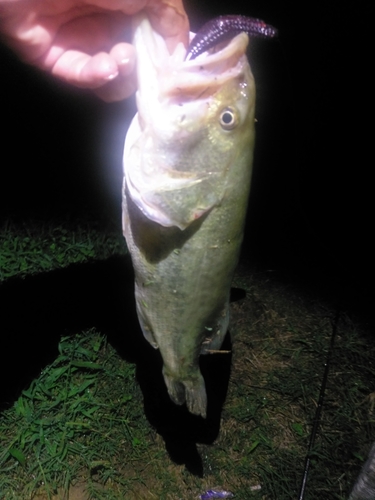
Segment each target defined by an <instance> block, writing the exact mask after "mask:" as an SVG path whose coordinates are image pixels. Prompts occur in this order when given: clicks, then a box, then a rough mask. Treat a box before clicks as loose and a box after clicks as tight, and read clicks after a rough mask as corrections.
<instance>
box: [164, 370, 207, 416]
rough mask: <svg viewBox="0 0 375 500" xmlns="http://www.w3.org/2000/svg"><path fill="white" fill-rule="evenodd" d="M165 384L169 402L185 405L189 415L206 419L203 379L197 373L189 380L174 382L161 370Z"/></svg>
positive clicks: (205, 395)
mask: <svg viewBox="0 0 375 500" xmlns="http://www.w3.org/2000/svg"><path fill="white" fill-rule="evenodd" d="M163 375H164V380H165V384H166V386H167V389H168V394H169V396H170V398H171V400H172V401H173V402H174V403H175V404H178V405H182V404H183V403H186V406H187V408H188V410H189V411H190V413H193V414H194V415H200V416H201V417H203V418H206V414H207V394H206V386H205V383H204V379H203V377H202V375H201V373H200V372H199V371H198V373H197V377H195V378H194V379H189V380H184V381H181V380H176V379H175V378H173V377H172V376H171V375H169V374H167V373H166V371H165V370H163Z"/></svg>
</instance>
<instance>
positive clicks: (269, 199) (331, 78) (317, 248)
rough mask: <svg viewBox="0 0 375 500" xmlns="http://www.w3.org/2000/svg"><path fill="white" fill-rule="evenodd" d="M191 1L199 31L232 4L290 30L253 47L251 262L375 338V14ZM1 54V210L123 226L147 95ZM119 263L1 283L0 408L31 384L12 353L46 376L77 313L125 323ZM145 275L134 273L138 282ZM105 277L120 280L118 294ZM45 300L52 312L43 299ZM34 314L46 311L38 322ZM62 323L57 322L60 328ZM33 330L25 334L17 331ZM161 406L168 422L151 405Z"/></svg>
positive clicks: (110, 326)
mask: <svg viewBox="0 0 375 500" xmlns="http://www.w3.org/2000/svg"><path fill="white" fill-rule="evenodd" d="M185 8H186V10H187V13H188V16H189V19H190V23H191V30H192V31H197V30H198V29H199V28H200V26H202V24H204V23H205V22H206V21H208V20H209V19H212V18H214V17H216V16H218V15H222V14H242V15H248V16H251V17H257V18H261V19H263V20H264V21H266V22H267V23H269V24H271V25H273V26H275V27H276V28H277V29H278V30H279V37H278V39H277V40H270V41H269V40H253V41H251V42H250V49H249V52H248V55H249V61H250V65H251V67H252V71H253V74H254V77H255V82H256V85H257V112H256V118H257V124H256V131H257V137H256V149H255V158H254V173H253V181H252V187H251V195H250V202H249V209H248V217H247V224H246V232H245V241H244V244H243V249H242V262H243V263H244V264H243V267H242V268H241V269H247V268H248V269H251V270H255V272H258V271H259V272H260V273H275V275H276V274H277V276H278V279H279V280H280V282H282V283H283V285H285V286H289V284H291V285H293V286H295V287H297V288H298V289H299V290H301V297H302V296H303V294H304V293H305V292H307V293H311V294H313V295H314V297H317V298H318V299H317V300H320V299H321V300H322V301H325V303H328V304H330V306H332V308H333V309H334V310H341V311H343V312H344V314H346V313H348V314H349V315H353V317H355V318H356V320H358V321H359V323H360V324H361V325H362V326H363V327H364V329H365V330H366V332H367V333H368V332H370V336H369V337H366V340H365V342H366V343H369V342H372V335H373V327H374V323H375V322H374V318H373V301H374V298H375V297H374V291H373V283H374V272H373V259H374V238H373V232H374V223H373V195H372V182H371V175H370V171H371V170H370V166H371V164H372V163H373V159H372V157H371V156H368V155H367V151H366V150H367V148H366V146H367V144H366V138H367V136H368V135H369V134H368V132H366V130H365V128H364V127H365V121H364V115H365V112H366V109H367V106H368V103H367V102H366V96H365V89H364V85H363V83H362V82H363V80H364V75H365V70H364V69H363V68H362V67H361V64H359V63H358V62H357V60H358V57H359V55H360V54H362V51H363V50H364V43H363V40H362V36H363V32H362V31H361V30H360V29H359V30H357V32H356V33H355V34H353V28H352V27H353V22H354V21H353V20H356V21H355V22H359V21H358V20H363V19H366V12H363V11H361V12H360V9H359V6H358V7H357V6H356V5H354V4H352V5H350V6H349V5H348V6H346V5H345V4H343V3H342V2H336V1H331V2H329V1H328V2H323V1H320V2H319V1H318V2H314V3H306V2H303V3H301V2H295V1H293V2H292V1H284V2H276V1H273V0H269V1H267V0H263V1H259V0H254V1H252V2H241V1H238V0H233V1H231V2H229V3H226V4H225V5H224V4H219V3H217V2H213V1H206V2H203V1H198V0H190V1H189V2H188V1H187V0H186V1H185ZM0 58H1V62H2V68H1V74H2V78H1V80H0V90H1V94H0V95H1V118H2V124H3V127H2V141H1V144H2V153H3V154H2V161H1V177H0V221H1V223H6V221H8V220H12V221H15V222H16V223H17V224H20V223H21V224H22V221H25V224H26V225H27V223H28V221H29V220H38V221H41V222H42V221H43V220H45V221H48V223H49V224H50V223H51V222H52V223H53V221H55V220H56V223H60V221H61V220H62V219H64V217H65V216H66V214H69V215H68V218H69V223H70V226H72V225H73V226H74V221H75V220H77V224H78V222H79V221H80V220H81V218H82V216H85V214H93V216H94V217H95V214H98V217H101V214H104V215H103V218H104V219H106V218H108V220H110V221H111V224H114V225H115V226H116V225H117V227H118V231H119V233H121V231H122V229H121V184H122V151H123V142H124V137H125V134H126V130H127V127H128V125H129V123H130V120H131V119H132V117H133V115H134V113H135V106H134V102H133V99H132V98H130V99H128V100H126V101H123V102H120V103H111V104H108V103H104V102H102V101H100V100H99V99H98V98H96V97H95V96H93V95H91V94H90V92H89V91H85V90H80V89H76V88H74V87H70V86H68V85H66V84H64V83H62V82H60V81H58V80H55V79H54V78H52V77H51V76H49V75H46V74H44V73H42V72H40V71H38V70H36V69H34V68H31V67H29V66H27V65H25V64H23V63H22V62H20V61H19V60H18V59H17V57H16V56H14V54H13V53H12V52H11V51H10V50H9V49H8V48H6V47H4V46H1V45H0ZM0 257H1V256H0ZM94 266H95V264H94ZM117 271H118V262H117V261H116V260H113V261H111V262H110V263H108V265H107V264H105V263H99V264H98V266H96V267H95V268H94V267H93V268H90V266H86V267H85V265H84V266H81V268H79V267H77V268H74V269H70V268H69V269H68V270H64V269H63V270H60V269H59V270H57V272H56V274H53V273H55V271H54V272H53V273H49V276H47V274H48V273H45V275H44V276H40V277H38V276H37V277H30V278H27V279H25V280H18V278H16V279H15V281H12V280H9V283H8V284H7V283H4V284H1V285H0V312H1V316H2V317H3V318H5V323H6V324H5V329H4V331H5V332H6V335H5V337H6V341H5V342H3V344H2V348H1V349H0V350H1V354H2V356H1V358H2V365H1V375H2V377H3V378H2V380H5V381H6V382H5V384H3V386H2V387H1V390H2V394H1V395H3V393H4V394H5V396H4V398H3V400H1V398H0V408H1V403H2V402H3V401H6V402H9V400H10V399H9V398H11V397H13V396H14V394H16V393H17V391H18V392H19V391H20V390H22V388H23V387H24V386H23V384H25V380H24V379H23V378H22V376H20V379H19V380H18V379H17V376H15V377H14V376H13V375H12V377H11V378H12V380H13V378H15V379H17V380H18V381H17V382H16V389H15V390H14V388H10V389H9V388H8V382H9V368H8V367H7V364H6V362H5V363H4V361H3V360H7V359H8V357H9V356H10V358H11V359H14V360H15V362H16V364H17V365H18V364H19V366H23V363H24V362H26V360H28V357H29V353H30V352H31V351H30V350H32V353H33V356H35V357H38V356H40V360H39V361H37V362H35V363H36V366H37V368H35V366H34V367H33V370H34V372H33V375H32V376H36V375H37V372H38V371H40V365H42V364H43V363H47V362H50V361H51V360H52V359H53V356H52V357H47V358H45V357H44V354H43V350H44V349H46V350H48V349H49V348H50V347H51V345H52V344H53V345H54V347H53V348H54V349H55V344H56V342H57V341H58V340H57V339H58V337H59V336H61V335H62V334H64V332H65V330H64V328H65V326H66V325H67V324H69V322H71V320H72V318H73V319H74V321H76V320H77V324H78V323H79V322H80V321H81V318H84V322H83V323H85V322H86V320H87V318H88V317H89V316H90V319H89V320H90V321H91V320H92V317H94V316H95V318H94V319H95V321H94V320H93V321H94V323H95V326H97V325H99V326H101V325H105V329H106V332H105V333H107V332H109V335H110V334H113V333H114V332H116V331H117V330H120V326H118V325H116V318H117V317H116V315H114V316H113V317H110V318H109V319H108V311H112V310H114V309H116V311H117V310H119V309H120V308H121V304H118V303H115V304H114V303H113V302H111V300H112V299H113V297H115V296H116V293H117V291H118V292H119V294H118V296H119V297H120V294H121V292H122V291H123V288H122V287H123V278H122V275H121V274H118V273H117ZM130 273H131V271H130ZM127 276H129V274H127ZM34 278H35V279H34ZM98 278H100V280H99V281H100V283H99V281H98ZM38 280H39V281H38ZM75 280H79V281H77V283H78V282H79V283H80V286H81V285H82V284H83V283H86V285H85V286H84V288H83V289H82V290H83V292H82V293H87V294H88V295H87V297H89V298H87V299H85V302H84V304H83V307H81V306H82V303H81V301H82V296H81V295H80V293H81V291H80V290H79V289H78V288H77V289H75V283H76V281H75ZM131 286H132V282H131V280H129V283H127V285H126V287H127V289H126V293H128V292H129V290H130V292H129V293H130V295H131V294H132V290H131ZM95 287H100V293H96V288H95ZM129 287H130V288H129ZM128 288H129V290H128ZM67 290H69V293H68V295H69V299H68V300H66V299H65V295H66V291H67ZM103 290H111V294H110V295H108V297H107V292H106V291H105V292H103ZM130 295H129V297H130ZM29 298H32V300H31V302H29ZM65 300H66V302H65ZM103 300H104V302H103ZM130 300H131V299H130V298H129V301H130ZM96 301H97V302H96ZM19 303H21V304H23V306H22V310H19V309H18V304H19ZM24 304H26V307H24ZM56 304H57V305H56ZM66 304H68V307H66ZM72 304H73V305H74V307H77V310H75V309H74V310H72ZM80 307H81V310H79V309H80ZM39 309H40V314H39V312H37V313H35V310H37V311H39ZM85 314H87V317H85ZM30 316H31V317H32V318H33V321H34V323H31V324H30V325H29V324H28V318H29V317H30ZM91 316H92V317H91ZM15 317H16V319H17V322H16V324H15V325H14V324H13V319H14V318H15ZM60 318H61V321H60ZM60 323H61V325H60ZM91 323H92V321H91ZM56 325H57V326H58V327H57V328H56ZM74 326H76V325H75V324H74ZM84 326H85V324H83V325H82V327H84ZM90 326H91V324H90ZM121 327H122V326H121ZM1 329H2V327H1V326H0V331H1ZM27 329H29V333H25V332H27ZM49 329H50V330H51V331H52V330H53V329H54V330H55V334H54V335H55V337H54V339H51V340H50V341H49V340H48V335H49V331H50V330H49ZM14 332H15V333H16V335H14V336H13V333H14ZM20 332H22V334H21V337H20V338H21V339H22V340H20V339H18V338H17V336H18V335H20ZM37 332H38V334H39V336H37V338H36V337H34V338H33V337H32V336H34V335H35V334H36V333H37ZM22 335H25V338H23V337H22ZM27 336H29V337H28V340H26V337H27ZM34 342H36V346H33V343H34ZM134 342H135V344H137V342H138V341H137V340H135V341H134ZM24 343H25V345H23V344H24ZM45 343H46V344H45ZM21 344H22V345H21ZM48 344H51V345H48ZM137 345H138V344H137ZM368 345H369V344H368ZM142 346H143V344H142ZM55 350H56V349H55ZM119 352H120V353H121V350H120V349H119ZM341 354H342V353H341ZM344 356H345V352H344ZM130 357H131V356H130ZM38 359H39V358H38ZM133 361H134V360H131V362H133ZM229 369H230V368H229V366H228V367H227V371H228V373H229ZM138 375H139V374H138ZM371 376H373V373H372V375H371ZM150 377H151V376H150V375H149V376H148V379H150ZM31 378H32V377H31ZM141 378H142V377H140V379H141ZM146 379H147V376H145V380H146ZM148 379H147V380H148ZM147 383H150V384H151V383H152V381H151V379H150V380H148V382H147ZM140 384H141V386H142V380H141V381H140ZM369 384H370V382H369ZM144 385H147V384H146V383H145V382H144ZM8 389H9V390H8ZM4 391H5V392H4ZM142 391H143V387H142ZM223 392H225V391H224V390H223ZM223 398H225V395H224V396H223ZM167 399H168V398H167ZM164 403H165V404H167V405H168V404H169V405H171V403H170V402H169V401H168V402H167V403H166V401H164ZM168 408H169V407H168ZM170 411H172V410H170ZM145 412H146V414H147V412H148V410H147V408H146V403H145ZM147 418H148V420H149V421H150V422H151V424H152V425H155V427H156V428H158V426H157V424H155V422H153V421H152V418H151V417H150V415H149V414H148V415H147ZM217 425H218V426H219V424H217ZM216 430H217V431H218V427H217V429H216ZM158 432H160V433H161V434H163V433H162V432H161V431H160V429H159V428H158ZM163 437H164V436H163ZM213 440H214V438H212V440H211V442H212V441H213ZM195 441H196V440H195ZM367 441H368V440H367ZM166 442H167V440H166ZM202 442H205V441H202ZM347 448H350V446H349V445H348V446H347ZM169 452H170V450H169ZM365 453H367V451H366V452H364V454H365ZM172 455H173V453H172V452H170V456H172ZM363 456H364V455H363ZM172 459H173V456H172ZM348 460H349V459H348ZM361 460H362V461H363V457H362V458H361ZM182 462H183V460H182V459H181V463H182ZM358 464H359V462H358V463H356V465H355V466H356V467H357V469H355V471H354V472H353V473H352V477H355V476H356V474H357V471H358V470H359V465H358ZM350 480H351V479H350ZM0 486H1V485H0ZM331 490H332V488H331ZM312 494H313V493H312ZM0 496H1V495H0ZM244 498H246V497H244ZM275 498H276V497H275ZM280 498H281V497H280ZM285 498H289V497H285ZM311 498H315V497H311ZM322 498H325V496H324V494H323V496H322ZM327 498H328V497H327ZM329 498H338V497H334V496H332V497H329Z"/></svg>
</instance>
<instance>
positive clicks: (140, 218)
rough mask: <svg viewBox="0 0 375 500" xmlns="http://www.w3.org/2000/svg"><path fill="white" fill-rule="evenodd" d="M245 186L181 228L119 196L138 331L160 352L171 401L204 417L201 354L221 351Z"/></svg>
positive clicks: (240, 239) (238, 242)
mask: <svg viewBox="0 0 375 500" xmlns="http://www.w3.org/2000/svg"><path fill="white" fill-rule="evenodd" d="M247 184H249V182H248V183H246V179H244V180H243V183H242V196H241V193H237V195H238V196H237V197H236V196H233V197H232V199H231V200H225V202H223V203H222V204H221V205H220V206H217V207H213V208H212V210H211V211H210V212H208V213H207V214H205V215H203V216H202V217H200V218H199V219H197V220H196V221H194V222H193V223H191V224H190V225H189V226H188V227H187V228H186V229H185V230H180V229H179V228H177V227H163V226H161V225H159V224H158V223H156V222H154V221H151V220H149V219H148V218H147V217H146V216H145V215H144V214H143V213H142V212H141V210H140V209H139V208H138V207H137V206H136V205H135V204H134V202H133V201H132V199H131V198H130V196H129V195H127V194H126V189H125V192H124V199H123V218H124V220H123V227H124V235H125V238H126V242H127V245H128V248H129V251H130V254H131V257H132V261H133V266H134V270H135V297H136V304H137V313H138V318H139V321H140V325H141V328H142V331H143V334H144V336H145V337H146V339H147V340H148V341H149V342H150V344H151V345H152V346H153V347H155V348H159V349H160V352H161V355H162V358H163V365H164V366H163V375H164V380H165V383H166V386H167V389H168V393H169V395H170V397H171V399H172V400H173V401H174V402H175V403H177V404H183V403H186V405H187V407H188V409H189V411H190V412H191V413H193V414H196V415H201V416H203V417H205V416H206V407H207V396H206V389H205V383H204V379H203V377H202V375H201V373H200V369H199V356H200V354H205V353H207V352H209V351H210V350H216V349H219V348H220V346H221V344H222V342H223V339H224V337H225V334H226V331H227V328H228V323H229V294H230V286H231V281H232V277H233V273H234V270H235V267H236V264H237V261H238V255H239V251H240V246H241V241H242V232H243V222H244V217H245V213H246V200H247V194H248V187H247ZM241 199H242V200H241ZM241 201H242V203H241Z"/></svg>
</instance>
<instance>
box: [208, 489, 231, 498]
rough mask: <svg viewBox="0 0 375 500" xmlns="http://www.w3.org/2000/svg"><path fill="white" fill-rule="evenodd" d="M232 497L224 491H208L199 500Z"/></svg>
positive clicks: (228, 492)
mask: <svg viewBox="0 0 375 500" xmlns="http://www.w3.org/2000/svg"><path fill="white" fill-rule="evenodd" d="M233 497H234V495H233V493H231V492H230V491H224V490H208V491H206V493H203V495H201V496H200V499H201V500H209V499H210V498H233Z"/></svg>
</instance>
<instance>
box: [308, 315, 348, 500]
mask: <svg viewBox="0 0 375 500" xmlns="http://www.w3.org/2000/svg"><path fill="white" fill-rule="evenodd" d="M339 318H340V311H337V313H336V316H335V319H334V320H331V324H332V335H331V341H330V345H329V349H328V354H327V359H326V362H325V363H324V373H323V380H322V385H321V387H320V393H319V399H318V406H317V408H316V411H315V416H314V421H313V427H312V430H311V436H310V442H309V446H308V448H307V454H306V459H305V470H304V473H303V478H302V483H301V489H300V492H299V496H298V500H303V499H304V497H305V490H306V483H307V476H308V473H309V468H310V457H311V450H312V449H313V447H314V444H315V438H316V435H317V432H318V427H319V424H320V417H321V413H322V408H323V401H324V395H325V391H326V386H327V380H328V372H329V363H330V361H331V357H332V352H333V346H334V343H335V338H336V333H337V324H338V321H339Z"/></svg>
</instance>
